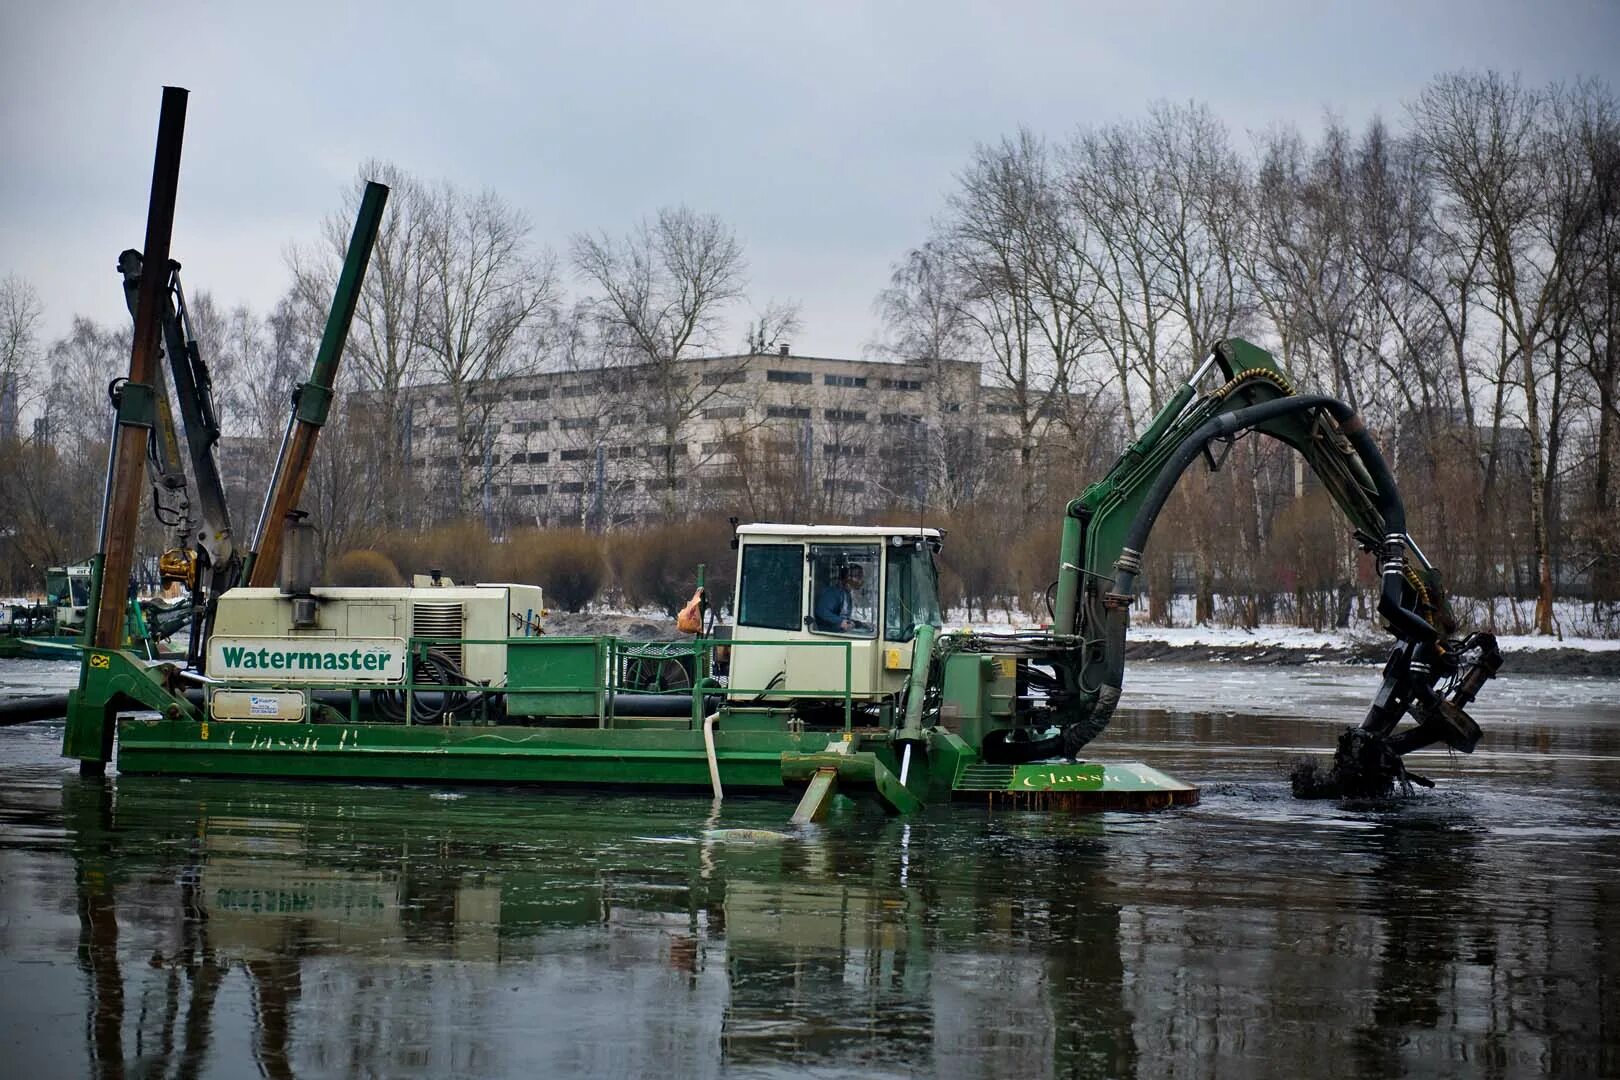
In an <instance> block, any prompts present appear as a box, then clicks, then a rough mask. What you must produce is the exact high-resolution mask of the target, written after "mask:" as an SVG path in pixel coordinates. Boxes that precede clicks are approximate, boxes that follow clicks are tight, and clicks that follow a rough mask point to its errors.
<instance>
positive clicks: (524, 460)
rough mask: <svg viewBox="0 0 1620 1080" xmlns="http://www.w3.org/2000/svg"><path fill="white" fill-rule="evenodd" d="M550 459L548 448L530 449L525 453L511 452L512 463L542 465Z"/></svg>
mask: <svg viewBox="0 0 1620 1080" xmlns="http://www.w3.org/2000/svg"><path fill="white" fill-rule="evenodd" d="M550 460H551V451H549V450H531V451H529V452H528V453H527V454H513V455H512V464H513V465H544V464H545V463H546V462H548V461H550Z"/></svg>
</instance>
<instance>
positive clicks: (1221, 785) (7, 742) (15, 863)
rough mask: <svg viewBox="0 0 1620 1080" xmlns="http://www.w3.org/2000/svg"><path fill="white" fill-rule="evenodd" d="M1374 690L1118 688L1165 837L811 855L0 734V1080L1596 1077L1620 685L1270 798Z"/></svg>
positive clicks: (901, 834) (866, 837) (835, 830)
mask: <svg viewBox="0 0 1620 1080" xmlns="http://www.w3.org/2000/svg"><path fill="white" fill-rule="evenodd" d="M46 669H48V670H46ZM71 677H72V669H71V668H64V667H63V666H60V665H36V666H33V667H23V666H20V665H0V693H6V692H12V693H15V692H21V691H22V690H26V689H30V688H37V687H38V686H40V685H46V684H50V683H52V682H55V681H59V680H70V679H71ZM1375 679H1376V674H1375V673H1374V672H1370V671H1368V670H1366V669H1354V668H1343V667H1324V668H1320V669H1310V670H1307V671H1301V670H1299V669H1287V670H1280V669H1262V670H1256V669H1252V668H1238V667H1235V666H1233V665H1176V664H1164V663H1157V664H1139V665H1135V666H1133V667H1132V669H1131V671H1130V672H1129V681H1128V690H1127V693H1128V698H1127V703H1128V704H1129V703H1134V704H1136V705H1137V706H1138V707H1137V708H1135V709H1129V710H1125V711H1123V712H1122V714H1121V716H1120V717H1119V718H1118V719H1117V720H1116V722H1115V725H1114V728H1113V730H1111V732H1110V733H1109V735H1108V736H1107V737H1106V738H1105V739H1104V740H1102V741H1101V742H1100V743H1098V744H1097V746H1096V749H1097V750H1098V751H1099V754H1098V756H1099V757H1104V756H1112V757H1116V758H1123V759H1136V760H1146V761H1148V762H1149V763H1151V764H1153V765H1155V766H1157V767H1159V768H1163V769H1165V770H1166V771H1170V772H1173V773H1175V774H1177V775H1179V776H1182V777H1184V778H1186V779H1189V780H1192V781H1195V782H1198V783H1201V784H1203V785H1204V802H1203V804H1202V805H1200V806H1198V807H1196V808H1191V809H1186V810H1178V811H1172V812H1167V813H1160V814H1152V815H1129V814H1105V815H1094V816H1089V817H1074V816H1050V815H1042V814H1030V813H1006V812H998V813H995V814H991V813H988V812H986V811H985V810H983V809H982V808H979V807H976V806H971V805H958V806H951V807H940V808H935V809H931V810H929V811H928V812H926V813H925V814H923V815H920V816H918V817H915V818H912V819H907V820H895V819H890V818H886V817H885V816H883V815H882V814H881V813H879V812H877V811H876V810H874V809H873V808H871V807H868V806H864V805H857V804H850V805H847V806H843V807H841V808H840V809H839V810H838V811H837V812H836V813H835V815H834V817H833V819H832V820H831V821H829V822H828V823H827V824H826V825H824V826H820V827H816V828H812V829H808V830H802V831H795V830H789V829H788V828H787V827H786V825H785V822H786V819H787V816H788V813H789V810H790V805H789V804H787V803H784V802H779V801H772V800H764V799H753V800H727V801H726V802H725V804H724V805H723V806H722V807H720V808H719V809H718V810H717V811H716V810H714V809H713V808H712V807H711V806H710V804H709V802H708V800H707V799H706V798H685V797H646V796H625V795H616V794H610V793H599V792H598V793H584V794H551V793H543V792H537V791H534V790H530V789H516V788H472V789H460V790H452V789H434V788H400V787H383V786H370V787H367V786H358V785H343V784H303V783H273V782H238V781H217V780H206V781H205V780H196V781H174V780H165V779H159V778H146V777H123V778H119V777H114V778H112V779H110V780H108V781H105V782H100V783H94V782H88V781H81V780H80V779H79V778H78V777H77V775H76V774H75V773H74V772H73V770H72V768H71V767H70V765H71V763H68V762H64V761H63V760H61V759H60V758H58V757H57V756H56V754H57V750H58V747H59V744H60V738H61V730H60V727H59V726H57V725H39V724H36V725H29V726H25V727H20V728H12V729H0V882H3V887H0V1052H3V1053H4V1055H5V1061H6V1062H7V1065H6V1067H5V1072H6V1073H7V1074H8V1075H16V1076H86V1075H103V1076H120V1075H129V1076H137V1075H139V1076H145V1075H154V1076H156V1075H176V1076H183V1075H199V1076H240V1075H243V1074H245V1073H248V1072H249V1071H253V1070H256V1071H259V1072H261V1073H262V1074H264V1075H267V1076H289V1075H300V1076H304V1075H308V1076H317V1075H335V1074H341V1075H351V1074H352V1075H376V1076H389V1077H393V1076H434V1077H440V1076H553V1075H589V1076H618V1075H626V1076H644V1075H656V1076H662V1077H676V1076H679V1077H686V1076H712V1075H728V1076H748V1075H783V1076H786V1075H803V1074H805V1073H807V1072H808V1073H811V1074H821V1075H829V1076H830V1075H848V1074H852V1073H855V1072H859V1073H861V1074H862V1075H870V1076H888V1075H895V1076H900V1075H913V1074H926V1075H939V1076H947V1077H979V1076H1005V1075H1019V1076H1021V1077H1044V1076H1065V1077H1067V1076H1143V1077H1163V1076H1186V1075H1198V1076H1205V1075H1208V1076H1239V1075H1241V1076H1256V1077H1271V1076H1275V1077H1309V1076H1367V1077H1384V1076H1395V1075H1405V1074H1414V1075H1435V1074H1444V1075H1460V1076H1493V1077H1494V1076H1536V1075H1547V1074H1557V1075H1568V1076H1602V1075H1614V1074H1617V1073H1620V825H1617V824H1616V818H1617V813H1616V812H1617V810H1620V688H1617V686H1616V684H1615V683H1614V682H1613V681H1609V682H1604V681H1602V680H1582V679H1567V678H1544V679H1519V680H1504V681H1503V682H1501V683H1498V684H1495V685H1494V686H1493V687H1492V689H1491V691H1490V695H1491V696H1490V697H1489V698H1488V699H1487V701H1486V702H1485V703H1482V705H1481V707H1480V708H1479V709H1478V710H1477V711H1476V715H1477V716H1478V717H1479V719H1480V720H1481V722H1482V724H1484V726H1485V728H1486V742H1485V744H1484V745H1482V747H1481V749H1480V751H1479V752H1478V753H1476V754H1475V755H1474V756H1472V757H1453V756H1451V755H1448V754H1442V753H1432V754H1424V755H1420V756H1419V757H1420V758H1421V760H1415V761H1414V762H1413V765H1414V768H1416V769H1417V770H1418V771H1420V772H1426V773H1428V774H1430V775H1432V776H1433V777H1434V778H1435V779H1436V780H1437V781H1438V783H1439V785H1440V786H1439V787H1438V788H1437V789H1436V790H1434V791H1428V792H1420V793H1419V794H1417V795H1416V796H1415V797H1413V798H1411V799H1406V800H1395V801H1390V802H1387V803H1378V804H1359V805H1344V804H1338V803H1299V802H1295V801H1294V800H1292V799H1291V798H1290V797H1289V795H1288V791H1287V782H1286V776H1285V768H1286V765H1287V764H1288V762H1289V761H1291V760H1292V758H1293V757H1295V756H1297V755H1298V753H1300V752H1301V751H1302V750H1305V749H1310V750H1317V749H1320V748H1322V747H1325V746H1327V745H1329V744H1330V743H1331V741H1332V738H1333V736H1334V733H1335V732H1336V730H1337V728H1338V727H1339V726H1341V725H1342V723H1343V722H1344V721H1345V720H1346V719H1353V718H1354V717H1356V716H1358V715H1359V712H1360V709H1361V708H1362V707H1363V706H1364V703H1365V700H1366V698H1367V696H1368V694H1369V693H1370V690H1371V684H1372V682H1373V681H1375ZM1148 705H1154V706H1159V708H1155V709H1147V708H1145V706H1148ZM728 828H741V829H772V830H780V831H782V832H785V833H788V836H787V838H785V839H781V840H759V839H750V840H736V839H727V838H726V834H724V833H722V832H716V831H715V830H723V829H728Z"/></svg>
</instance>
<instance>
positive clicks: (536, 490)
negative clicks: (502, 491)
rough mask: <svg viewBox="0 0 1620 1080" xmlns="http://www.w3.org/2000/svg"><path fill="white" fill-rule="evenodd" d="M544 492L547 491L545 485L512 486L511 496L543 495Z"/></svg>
mask: <svg viewBox="0 0 1620 1080" xmlns="http://www.w3.org/2000/svg"><path fill="white" fill-rule="evenodd" d="M546 490H547V488H546V485H545V484H513V485H512V494H513V495H544V494H545V493H546Z"/></svg>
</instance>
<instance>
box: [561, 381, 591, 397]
mask: <svg viewBox="0 0 1620 1080" xmlns="http://www.w3.org/2000/svg"><path fill="white" fill-rule="evenodd" d="M590 392H591V386H590V384H589V383H573V384H571V385H569V386H565V387H563V388H562V389H561V390H560V391H558V393H559V394H560V395H561V396H563V397H584V396H585V395H586V394H589V393H590Z"/></svg>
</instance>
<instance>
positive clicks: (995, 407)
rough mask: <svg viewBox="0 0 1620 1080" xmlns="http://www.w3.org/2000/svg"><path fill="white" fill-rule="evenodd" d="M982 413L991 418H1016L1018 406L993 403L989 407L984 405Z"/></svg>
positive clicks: (952, 410)
mask: <svg viewBox="0 0 1620 1080" xmlns="http://www.w3.org/2000/svg"><path fill="white" fill-rule="evenodd" d="M949 411H951V412H955V411H956V410H955V409H951V410H949ZM984 411H985V412H986V413H989V414H990V415H991V416H1016V415H1018V406H1017V405H1004V404H1001V403H999V402H997V403H993V404H990V405H986V406H985V407H984Z"/></svg>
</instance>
